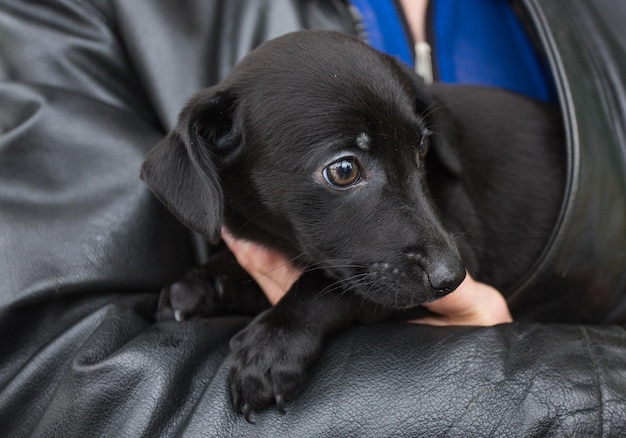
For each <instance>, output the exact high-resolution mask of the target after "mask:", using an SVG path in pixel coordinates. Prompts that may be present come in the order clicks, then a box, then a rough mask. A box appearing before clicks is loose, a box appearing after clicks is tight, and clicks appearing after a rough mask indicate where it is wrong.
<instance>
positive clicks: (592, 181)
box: [0, 0, 626, 437]
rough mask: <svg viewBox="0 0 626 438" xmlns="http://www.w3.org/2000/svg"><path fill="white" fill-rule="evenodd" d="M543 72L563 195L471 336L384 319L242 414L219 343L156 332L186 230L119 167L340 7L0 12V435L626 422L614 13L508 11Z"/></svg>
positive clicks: (593, 9)
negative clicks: (282, 396) (256, 58)
mask: <svg viewBox="0 0 626 438" xmlns="http://www.w3.org/2000/svg"><path fill="white" fill-rule="evenodd" d="M513 3H514V5H515V6H516V7H517V8H518V10H519V11H520V13H521V14H522V15H523V16H525V22H526V24H527V25H528V27H529V29H530V30H531V31H533V32H534V33H535V35H536V37H537V41H539V42H540V44H541V46H542V47H543V49H544V50H545V53H546V55H547V57H548V59H549V61H550V63H551V66H552V69H553V71H554V73H555V77H556V80H557V85H558V87H559V95H560V100H561V105H562V107H563V109H564V114H565V125H566V131H567V135H568V138H567V140H568V156H567V157H564V159H566V160H567V163H568V172H569V179H568V192H567V194H566V196H565V198H564V201H563V207H562V216H561V219H560V223H559V225H558V227H557V229H556V230H555V233H554V238H553V239H552V241H551V242H549V245H547V247H546V251H545V253H544V256H543V257H542V258H541V259H540V260H538V262H537V265H536V266H535V268H534V269H533V271H532V272H531V273H529V275H528V276H527V278H524V279H520V284H519V286H518V287H517V288H516V289H515V290H513V291H509V292H508V298H509V302H510V304H511V306H512V309H513V311H514V312H515V315H516V317H517V319H518V320H519V321H520V322H516V323H514V324H510V325H501V326H496V327H490V328H471V327H456V328H455V327H447V328H434V327H427V326H417V325H408V324H398V323H386V324H377V325H373V326H368V327H357V328H354V329H351V330H349V331H347V332H345V333H343V334H341V335H339V336H338V337H337V338H335V339H333V340H332V341H331V342H330V344H329V346H328V348H327V350H326V352H325V353H324V355H323V357H322V358H321V360H319V361H318V363H316V364H315V366H314V370H313V373H312V376H311V379H310V380H309V381H307V382H306V383H305V384H304V386H303V388H302V392H301V395H300V396H299V397H298V398H297V399H296V400H294V401H292V402H290V403H289V404H288V405H287V409H288V411H287V413H286V414H280V413H279V412H277V411H276V410H273V409H269V410H266V411H262V412H259V413H257V414H255V420H256V424H249V423H247V422H246V421H245V420H244V419H243V417H241V416H239V415H236V414H235V413H234V411H233V410H232V409H231V406H230V402H229V399H228V363H229V358H228V340H229V339H230V337H231V336H232V335H233V334H234V333H236V332H237V331H238V330H239V329H241V328H242V327H243V326H244V325H245V324H246V323H247V322H248V321H249V320H248V319H246V318H239V317H216V318H210V319H206V320H201V321H200V320H198V321H190V322H185V323H174V322H170V323H159V324H156V323H155V322H154V319H153V314H154V311H155V308H156V300H157V295H158V290H159V288H160V287H161V285H162V284H164V283H165V282H166V281H169V280H172V279H174V278H176V277H177V276H179V275H180V274H181V273H182V272H183V271H184V270H186V269H188V268H189V267H190V266H191V265H193V264H194V263H197V262H199V261H200V260H199V258H200V256H199V255H198V254H201V252H202V251H201V248H200V247H199V246H198V244H197V239H196V238H195V237H194V236H192V235H191V234H190V233H189V232H188V231H187V230H186V229H185V228H184V227H183V226H182V225H180V224H179V223H178V222H177V221H176V220H175V219H173V218H172V217H171V215H170V214H169V213H167V212H166V211H165V210H164V209H163V208H162V207H161V206H160V205H159V203H158V202H157V201H156V200H155V199H154V198H153V197H152V196H151V195H150V194H149V191H148V189H147V187H145V186H144V185H143V184H142V182H141V181H140V180H139V177H138V175H139V168H140V166H141V163H142V161H143V158H144V156H145V153H146V152H147V151H148V149H149V148H151V147H152V146H153V145H154V144H155V143H156V142H157V141H158V140H159V139H160V138H162V136H163V135H164V133H165V132H167V130H169V129H170V128H171V127H172V126H173V124H174V121H175V119H176V115H177V113H178V111H179V109H180V107H181V106H182V105H183V103H184V102H185V101H186V100H187V98H188V97H189V96H190V95H191V94H192V93H193V92H195V91H196V90H197V89H199V88H201V87H204V86H208V85H211V84H214V83H216V82H218V81H219V80H220V79H221V78H223V77H224V76H225V74H226V73H227V72H228V71H229V70H230V69H231V68H232V66H233V65H234V64H235V63H236V62H237V61H238V60H239V59H240V58H241V57H243V56H244V55H245V54H246V53H247V52H248V51H249V50H250V49H252V48H253V47H255V46H256V45H258V44H259V43H260V42H262V41H264V40H267V39H269V38H272V37H274V36H278V35H280V34H282V33H285V32H288V31H291V30H297V29H300V28H327V29H335V30H342V31H344V32H347V33H352V34H356V29H355V22H354V19H353V17H352V15H351V14H350V11H349V9H348V7H347V6H346V5H345V4H344V3H343V2H341V1H338V0H326V1H321V0H299V1H298V0H259V1H244V0H222V1H219V0H213V1H201V0H195V1H194V0H188V1H177V2H171V1H166V0H158V1H157V0H133V1H126V0H119V1H114V0H110V1H109V0H94V1H91V2H87V1H80V2H79V1H72V0H57V1H24V0H4V1H3V2H1V3H0V108H2V110H1V111H0V280H1V281H0V333H1V334H2V342H0V430H2V434H3V435H4V436H11V437H27V436H28V437H38V436H41V437H52V436H64V437H86V436H107V437H108V436H116V437H140V436H145V437H154V436H190V437H193V436H238V437H241V436H250V437H259V436H268V437H276V436H328V437H337V436H436V435H445V436H452V437H467V436H623V435H624V434H626V330H624V323H625V322H626V222H625V221H626V173H625V169H626V158H625V156H626V152H625V149H624V147H625V146H624V145H625V144H626V132H625V126H626V124H625V120H626V117H624V115H625V112H626V111H625V110H626V108H625V106H626V87H625V85H626V79H624V78H625V77H626V63H625V61H624V60H626V32H625V31H624V27H623V23H624V22H626V5H624V4H623V3H622V2H615V1H613V0H594V2H589V1H587V0H554V1H551V2H541V1H539V0H520V1H516V2H513Z"/></svg>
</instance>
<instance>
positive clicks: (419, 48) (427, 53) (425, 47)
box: [415, 41, 433, 85]
mask: <svg viewBox="0 0 626 438" xmlns="http://www.w3.org/2000/svg"><path fill="white" fill-rule="evenodd" d="M415 73H417V74H418V75H419V76H420V77H421V78H422V79H423V80H424V82H425V83H426V85H430V84H432V83H433V58H432V56H431V49H430V44H428V43H427V42H425V41H418V42H416V43H415Z"/></svg>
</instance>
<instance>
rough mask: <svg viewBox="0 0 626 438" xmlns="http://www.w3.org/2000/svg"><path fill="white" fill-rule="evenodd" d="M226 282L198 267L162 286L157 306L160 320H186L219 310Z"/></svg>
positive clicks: (213, 313)
mask: <svg viewBox="0 0 626 438" xmlns="http://www.w3.org/2000/svg"><path fill="white" fill-rule="evenodd" d="M226 289H227V281H226V279H225V278H224V277H223V276H219V275H217V274H216V275H213V274H212V273H210V272H207V271H206V269H203V268H198V269H194V270H192V271H190V272H188V273H187V274H186V275H185V276H184V277H183V278H181V279H180V280H179V281H176V282H174V283H172V284H169V285H167V286H165V287H164V288H163V289H161V295H160V297H159V304H158V308H157V313H156V316H157V320H158V321H169V320H176V321H184V320H188V319H193V318H196V317H202V316H204V317H206V316H211V315H215V314H217V313H219V311H220V310H221V308H222V307H223V306H222V303H223V301H224V296H225V294H226Z"/></svg>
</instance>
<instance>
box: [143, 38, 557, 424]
mask: <svg viewBox="0 0 626 438" xmlns="http://www.w3.org/2000/svg"><path fill="white" fill-rule="evenodd" d="M459 91H460V93H459ZM438 94H440V95H444V96H443V97H444V100H450V96H447V95H446V94H452V96H454V95H455V94H460V95H462V96H464V97H463V98H462V99H461V100H460V101H459V102H457V103H453V104H451V105H450V104H447V106H448V109H447V110H445V109H444V106H446V105H444V104H443V103H441V102H440V101H439V100H435V99H433V98H432V97H431V96H429V94H428V93H427V91H426V89H425V87H424V86H423V85H422V84H421V83H420V81H419V79H418V78H417V77H416V76H415V75H414V74H413V73H412V72H411V71H410V69H408V68H406V67H404V66H403V65H401V64H400V63H399V62H397V61H396V60H395V59H393V58H391V57H388V56H386V55H384V54H381V53H379V52H377V51H375V50H373V49H371V48H370V47H368V46H367V45H365V44H364V43H362V42H360V41H358V40H357V39H354V38H352V37H349V36H346V35H342V34H339V33H334V32H328V31H302V32H296V33H292V34H288V35H286V36H283V37H280V38H277V39H275V40H272V41H270V42H267V43H265V44H263V45H262V46H260V47H259V48H258V49H256V50H254V51H253V52H251V53H250V54H249V55H248V56H246V57H245V58H244V59H243V60H242V61H241V62H240V63H239V65H238V66H237V67H236V68H235V69H234V70H233V72H232V73H231V74H230V75H229V76H228V77H227V78H226V79H225V80H224V81H223V82H221V83H220V84H219V85H217V86H215V87H212V88H209V89H205V90H202V91H201V92H199V93H198V94H197V95H196V96H195V97H193V98H192V99H191V101H190V102H189V104H188V105H187V106H186V108H185V109H184V110H183V111H182V113H181V115H180V118H179V122H178V125H177V127H176V129H175V130H174V131H173V132H171V133H170V134H169V135H168V136H167V137H166V138H165V139H164V140H163V141H162V142H161V143H160V144H159V145H157V146H156V148H155V149H153V150H152V151H151V152H150V154H149V156H148V158H147V160H146V162H145V163H144V167H143V169H142V178H143V179H144V180H145V181H146V182H147V183H148V184H149V186H150V187H151V189H152V190H153V191H154V193H155V194H156V195H157V197H158V198H159V199H161V201H163V202H164V203H165V204H166V205H167V206H168V207H169V208H170V209H171V210H172V211H173V212H174V214H175V215H176V216H177V217H178V218H179V219H180V220H181V221H182V222H184V223H185V224H186V225H188V226H189V227H191V228H192V229H194V230H196V231H198V232H200V233H202V234H203V235H204V236H206V237H207V238H208V239H209V241H210V242H211V243H217V242H218V241H219V239H220V230H221V227H222V225H223V224H225V225H227V226H228V228H229V229H230V230H231V231H232V232H233V234H235V235H236V236H239V237H243V238H246V239H250V240H254V241H257V242H261V243H262V244H264V245H267V246H268V247H272V248H275V249H277V250H279V251H281V252H283V253H285V254H287V255H288V256H289V257H292V259H293V260H294V261H295V262H296V263H297V264H300V265H301V266H302V267H304V268H305V271H304V274H303V275H302V276H301V278H300V279H298V280H297V282H296V283H295V284H294V286H293V287H292V288H291V289H290V291H289V292H288V293H287V295H285V297H284V298H283V299H282V300H281V301H280V302H279V303H278V304H277V305H276V306H275V307H273V308H271V309H267V310H265V311H264V312H263V313H261V314H259V315H258V316H257V317H256V319H254V321H252V323H250V325H249V326H248V327H247V328H245V329H244V330H243V331H242V332H240V333H239V334H238V335H236V336H235V337H234V338H233V339H232V340H231V344H230V345H231V350H232V358H231V392H232V394H231V395H232V399H233V403H234V405H235V407H236V408H237V409H238V410H239V411H240V412H242V413H243V414H244V415H245V416H246V418H247V419H250V415H251V413H252V412H253V411H254V410H257V409H261V408H263V407H266V406H268V405H270V404H272V403H276V404H277V405H278V407H279V408H280V409H283V405H284V401H285V398H288V397H290V396H292V395H293V393H294V392H295V390H296V389H297V387H298V385H299V384H300V383H301V381H302V379H303V378H304V376H305V373H306V370H307V369H308V367H309V366H310V365H311V363H312V362H313V360H314V359H315V357H316V356H317V355H318V354H319V353H320V351H321V349H322V345H323V342H324V340H325V338H326V337H327V336H328V335H330V334H332V333H333V332H335V331H336V330H337V329H339V328H340V327H342V326H343V325H344V324H346V323H348V322H353V321H362V322H370V321H377V320H381V319H383V318H388V317H390V316H391V315H398V314H402V313H404V312H406V311H407V310H409V309H414V308H417V307H418V306H419V305H420V304H422V303H424V302H428V301H432V300H435V299H437V298H440V297H442V296H444V295H446V294H447V293H449V292H451V291H453V290H454V289H455V288H456V287H457V286H458V285H459V284H460V283H461V282H462V280H463V279H464V277H465V272H466V266H467V267H468V268H469V270H470V272H472V274H474V275H477V276H478V277H479V278H481V279H483V280H486V281H491V282H492V283H493V284H495V285H496V286H498V287H505V286H506V285H507V284H510V282H512V281H514V280H515V279H516V278H519V276H521V275H523V273H524V272H525V271H524V270H525V269H528V267H529V266H530V265H531V264H532V263H533V260H534V259H536V258H537V257H538V254H539V252H540V251H541V248H542V247H543V245H544V244H545V241H546V240H547V238H548V236H549V234H550V230H551V227H552V225H553V223H554V221H555V217H556V215H557V212H558V204H559V202H558V198H559V197H560V196H561V193H560V192H559V191H560V190H561V188H560V184H561V183H562V181H561V179H562V176H561V174H560V172H561V170H559V169H560V166H559V165H554V163H558V155H557V154H552V152H551V150H552V149H553V148H554V149H556V150H557V151H558V146H559V144H556V145H554V147H552V146H550V143H551V142H553V140H554V138H557V139H558V138H559V130H558V126H559V123H558V119H556V121H555V119H554V118H553V116H552V115H550V118H546V117H547V116H546V110H545V109H544V108H543V107H542V106H540V105H539V104H535V103H534V102H530V101H529V100H526V99H524V98H519V97H517V96H513V95H511V94H509V93H504V92H497V91H494V92H487V96H488V97H487V98H485V95H484V94H482V91H481V89H472V88H459V89H454V87H453V89H448V88H445V87H443V88H442V89H441V90H440V92H439V93H438ZM492 97H493V99H495V100H496V101H498V100H499V101H498V102H496V104H498V105H500V107H499V108H498V109H492V110H490V111H492V112H493V114H491V116H493V117H496V118H498V120H495V121H494V120H490V116H489V115H488V116H487V117H484V114H483V118H482V119H481V118H480V115H479V113H480V110H478V109H477V108H475V107H474V106H475V105H479V104H485V103H486V104H487V105H488V106H489V105H492V102H490V101H489V99H492ZM493 99H492V100H493ZM481 100H482V102H481ZM485 100H486V101H487V102H485ZM518 101H519V102H518ZM475 102H476V103H475ZM464 104H465V105H470V112H471V114H472V115H471V117H474V118H477V120H475V121H472V120H469V121H459V120H455V108H454V107H455V106H456V105H458V106H459V107H463V105H464ZM502 105H504V108H503V107H502ZM507 106H508V107H510V108H507ZM513 110H514V111H517V113H515V114H513V113H511V114H510V118H512V119H514V120H513V122H512V123H509V124H508V125H506V126H505V124H503V123H502V121H501V120H500V119H506V117H502V114H503V113H505V112H506V111H513ZM445 113H449V114H448V118H447V119H444V118H442V116H443V115H446V114H445ZM529 119H530V120H531V122H530V123H529V124H528V123H526V122H527V121H528V120H529ZM493 123H496V124H499V125H500V126H496V127H495V128H494V129H495V131H494V129H492V126H491V125H492V124H493ZM446 124H447V127H448V128H449V129H448V130H446V131H444V129H446V128H445V126H446ZM553 126H554V128H553ZM509 128H512V129H517V130H520V129H521V131H511V132H509V131H508V129H509ZM468 133H469V138H465V137H466V136H467V135H468ZM450 134H451V135H450ZM512 138H513V139H512ZM557 141H558V140H557ZM457 142H461V143H463V142H467V143H469V147H468V148H467V149H465V145H463V147H456V146H455V145H456V143H457ZM512 143H515V144H514V145H512ZM494 146H495V148H494ZM431 147H432V149H433V153H432V154H429V155H428V157H429V158H428V162H427V152H428V150H429V148H431ZM487 148H490V150H485V149H487ZM510 149H513V150H514V151H513V152H512V151H511V150H510ZM544 155H546V156H544ZM515 160H517V161H515ZM520 160H521V161H522V162H520ZM533 160H539V161H543V162H546V163H547V164H545V165H544V164H542V163H532V162H533ZM509 161H513V162H510V163H509ZM528 162H531V164H528ZM528 168H532V169H535V170H537V173H538V174H541V175H540V176H538V177H537V178H528V176H527V173H528ZM520 169H521V170H520ZM492 178H496V179H495V180H492ZM520 184H521V186H520ZM502 185H507V186H510V187H504V188H502V187H501V186H502ZM542 185H544V186H543V187H542ZM429 186H432V187H433V190H432V194H433V195H434V196H435V198H436V199H435V202H433V199H432V197H431V194H430V190H429ZM538 187H541V188H542V190H543V192H540V191H539V190H538ZM501 188H502V190H501ZM483 202H486V203H488V204H489V205H488V206H482V205H481V204H482V203H483ZM437 204H438V206H439V209H438V208H437V207H436V205H437ZM530 207H532V208H530ZM537 210H538V211H537ZM442 217H443V218H444V221H442ZM511 217H512V218H513V219H511ZM524 217H526V218H524ZM524 221H525V222H526V223H528V224H529V225H527V226H526V227H525V226H524V225H523V223H524ZM444 222H447V224H446V225H444ZM448 230H451V231H454V232H459V233H462V234H461V235H460V236H457V240H458V242H459V249H460V252H461V254H462V255H463V262H464V263H463V262H462V261H461V256H460V253H459V250H458V249H457V243H456V241H455V239H453V238H452V237H451V234H450V232H449V231H448ZM509 247H510V249H509ZM513 253H515V254H514V256H513ZM504 256H507V257H504ZM508 256H511V257H510V258H511V263H508V261H507V263H506V267H500V266H499V264H503V263H502V262H503V261H504V260H509V257H508ZM217 263H218V264H220V265H221V266H220V267H217V265H216V264H217ZM233 266H235V261H234V259H233V258H232V256H230V255H228V254H227V255H226V256H223V257H222V258H220V259H219V260H218V261H215V262H213V263H212V264H209V265H207V266H205V267H201V268H198V269H196V270H194V271H193V272H192V273H190V274H189V275H188V276H187V277H185V278H184V279H182V280H181V281H180V282H177V283H175V284H174V285H172V286H171V287H169V288H166V289H165V292H164V293H163V295H162V301H161V304H160V306H161V312H162V315H166V314H168V312H169V314H170V316H172V314H173V315H174V316H175V317H176V319H183V318H185V317H190V316H193V315H194V314H211V313H215V312H219V311H221V310H224V309H227V308H232V309H237V308H239V309H242V308H243V307H255V304H256V303H257V302H258V301H257V299H256V298H251V297H252V296H253V295H255V294H253V293H249V292H248V290H247V289H248V288H249V287H250V285H251V284H252V283H251V282H248V283H245V282H244V283H243V284H244V285H246V286H244V287H240V284H241V282H240V281H238V280H237V279H238V278H241V274H240V271H239V272H238V271H237V270H236V269H234V268H233ZM226 271H229V273H228V274H227V275H226V276H225V275H224V273H225V272H226ZM481 274H482V275H481ZM257 296H258V295H257ZM166 316H167V315H166Z"/></svg>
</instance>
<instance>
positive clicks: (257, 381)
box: [230, 271, 383, 421]
mask: <svg viewBox="0 0 626 438" xmlns="http://www.w3.org/2000/svg"><path fill="white" fill-rule="evenodd" d="M333 288H335V289H336V288H337V285H336V284H335V283H334V282H333V281H331V280H330V279H327V278H326V277H324V276H323V275H322V274H321V273H320V272H319V271H315V272H309V273H305V274H303V275H302V277H300V279H299V280H298V281H297V282H296V283H295V284H294V285H293V286H292V288H291V289H290V290H289V292H287V294H286V295H285V296H284V297H283V298H282V299H281V301H280V302H278V304H276V306H274V307H273V308H271V309H268V310H266V311H264V312H263V313H261V314H260V315H258V316H257V317H256V318H255V319H254V320H253V321H252V322H251V323H250V324H249V325H248V326H247V327H246V328H245V329H243V330H242V331H241V332H239V333H238V334H237V335H235V336H234V337H233V338H232V339H231V341H230V348H231V352H232V355H231V363H230V389H231V397H232V402H233V405H234V407H235V409H237V410H238V411H239V412H240V413H242V414H243V415H244V416H245V418H246V420H248V421H251V415H252V413H253V412H254V411H256V410H259V409H263V408H265V407H268V406H270V405H271V404H273V403H275V404H276V405H277V407H278V409H279V410H281V411H284V404H285V400H286V399H288V398H290V397H291V396H293V394H294V393H295V392H296V390H297V389H298V387H299V386H300V385H301V384H302V382H303V380H304V378H305V377H306V372H307V371H308V369H309V368H310V366H311V365H312V363H313V361H314V360H315V359H316V358H317V356H318V355H319V354H320V352H321V350H322V346H323V342H324V340H325V339H326V338H327V337H328V336H329V335H331V334H332V333H333V332H335V331H337V330H338V329H339V328H341V327H342V326H343V325H345V324H347V323H349V322H351V321H355V320H357V319H361V318H360V316H361V315H362V314H368V315H370V316H371V315H372V314H373V313H374V309H373V306H372V305H370V304H368V303H367V302H363V300H362V299H360V298H356V297H353V296H351V295H350V294H345V293H341V292H333ZM382 316H383V315H381V317H382ZM370 319H371V318H370Z"/></svg>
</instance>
